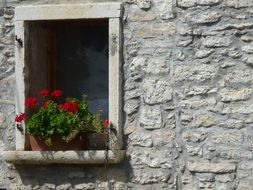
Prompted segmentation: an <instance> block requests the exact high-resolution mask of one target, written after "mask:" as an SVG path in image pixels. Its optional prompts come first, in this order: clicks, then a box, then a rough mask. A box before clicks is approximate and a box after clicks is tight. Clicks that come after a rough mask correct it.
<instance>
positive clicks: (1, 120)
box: [0, 112, 5, 129]
mask: <svg viewBox="0 0 253 190" xmlns="http://www.w3.org/2000/svg"><path fill="white" fill-rule="evenodd" d="M4 123H5V116H4V114H3V113H1V112H0V129H1V128H5V125H4Z"/></svg>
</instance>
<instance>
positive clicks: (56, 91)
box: [51, 89, 63, 98]
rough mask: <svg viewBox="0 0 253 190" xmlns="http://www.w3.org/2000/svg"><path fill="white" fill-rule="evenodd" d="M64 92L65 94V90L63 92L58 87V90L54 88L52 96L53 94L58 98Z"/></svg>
mask: <svg viewBox="0 0 253 190" xmlns="http://www.w3.org/2000/svg"><path fill="white" fill-rule="evenodd" d="M62 94H63V92H62V91H61V90H58V89H56V90H54V91H53V92H52V94H51V96H52V97H53V98H58V97H60V96H62Z"/></svg>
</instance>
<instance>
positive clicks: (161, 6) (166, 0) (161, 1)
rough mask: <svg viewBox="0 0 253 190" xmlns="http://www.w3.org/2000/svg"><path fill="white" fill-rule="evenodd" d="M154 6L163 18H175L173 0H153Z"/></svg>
mask: <svg viewBox="0 0 253 190" xmlns="http://www.w3.org/2000/svg"><path fill="white" fill-rule="evenodd" d="M155 7H156V8H157V11H158V12H159V16H160V18H161V19H163V20H167V19H172V18H175V14H174V10H173V9H174V3H173V0H158V1H155Z"/></svg>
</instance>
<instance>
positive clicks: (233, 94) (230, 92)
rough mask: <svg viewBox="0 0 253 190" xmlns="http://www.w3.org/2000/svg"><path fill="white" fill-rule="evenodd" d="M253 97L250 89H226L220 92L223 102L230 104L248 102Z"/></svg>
mask: <svg viewBox="0 0 253 190" xmlns="http://www.w3.org/2000/svg"><path fill="white" fill-rule="evenodd" d="M251 95H252V89H250V88H241V89H228V88H224V89H222V90H221V91H220V92H219V96H220V98H221V101H223V102H230V101H240V100H248V99H249V98H250V97H251Z"/></svg>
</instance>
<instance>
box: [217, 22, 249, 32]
mask: <svg viewBox="0 0 253 190" xmlns="http://www.w3.org/2000/svg"><path fill="white" fill-rule="evenodd" d="M252 26H253V23H252V22H247V21H242V22H236V23H233V22H232V23H228V24H223V25H218V26H217V27H216V28H215V29H214V31H223V30H231V29H238V30H244V29H249V28H252Z"/></svg>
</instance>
